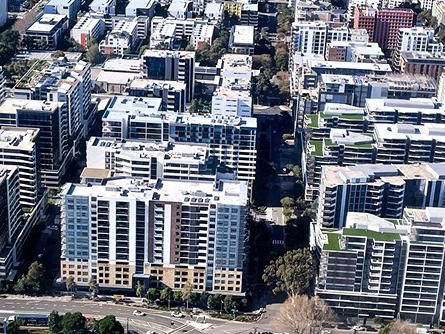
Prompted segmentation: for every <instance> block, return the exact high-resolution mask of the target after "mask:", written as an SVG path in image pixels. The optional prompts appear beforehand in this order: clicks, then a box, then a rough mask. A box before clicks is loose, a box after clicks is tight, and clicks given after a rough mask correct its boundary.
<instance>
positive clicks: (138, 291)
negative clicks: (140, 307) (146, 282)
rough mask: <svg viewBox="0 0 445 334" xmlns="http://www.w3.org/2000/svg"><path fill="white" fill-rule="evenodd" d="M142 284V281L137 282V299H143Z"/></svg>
mask: <svg viewBox="0 0 445 334" xmlns="http://www.w3.org/2000/svg"><path fill="white" fill-rule="evenodd" d="M142 290H143V288H142V284H141V282H140V281H137V283H136V297H138V298H141V297H142V293H143V291H142Z"/></svg>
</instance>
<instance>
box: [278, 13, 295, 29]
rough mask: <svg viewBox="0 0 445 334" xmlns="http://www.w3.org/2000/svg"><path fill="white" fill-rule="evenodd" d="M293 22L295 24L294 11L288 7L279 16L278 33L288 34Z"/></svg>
mask: <svg viewBox="0 0 445 334" xmlns="http://www.w3.org/2000/svg"><path fill="white" fill-rule="evenodd" d="M292 22H294V13H293V11H292V10H291V9H290V8H288V7H286V8H285V9H284V10H282V11H280V12H279V13H278V15H277V32H282V33H286V32H288V31H290V30H291V27H292Z"/></svg>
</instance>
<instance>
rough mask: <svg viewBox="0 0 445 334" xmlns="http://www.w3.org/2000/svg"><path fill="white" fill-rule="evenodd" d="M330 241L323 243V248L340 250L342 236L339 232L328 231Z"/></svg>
mask: <svg viewBox="0 0 445 334" xmlns="http://www.w3.org/2000/svg"><path fill="white" fill-rule="evenodd" d="M326 235H327V237H328V243H326V244H324V245H323V250H326V251H339V250H340V237H341V235H340V234H338V233H327V234H326Z"/></svg>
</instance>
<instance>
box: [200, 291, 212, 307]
mask: <svg viewBox="0 0 445 334" xmlns="http://www.w3.org/2000/svg"><path fill="white" fill-rule="evenodd" d="M209 296H210V295H209V293H208V292H206V291H204V292H203V293H201V294H200V296H199V305H200V307H202V308H207V305H208V300H209Z"/></svg>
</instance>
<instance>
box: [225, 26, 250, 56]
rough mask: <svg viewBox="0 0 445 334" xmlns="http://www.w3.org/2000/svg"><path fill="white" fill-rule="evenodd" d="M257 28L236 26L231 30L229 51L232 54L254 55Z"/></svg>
mask: <svg viewBox="0 0 445 334" xmlns="http://www.w3.org/2000/svg"><path fill="white" fill-rule="evenodd" d="M254 47H255V27H253V26H242V25H235V26H233V27H232V29H231V30H230V38H229V50H230V52H231V53H238V54H245V55H253V51H254Z"/></svg>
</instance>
